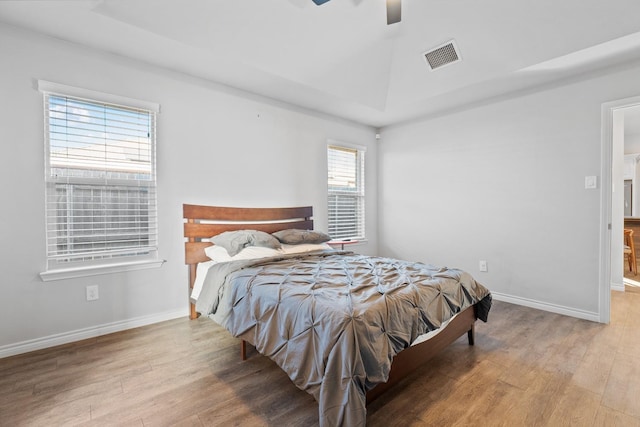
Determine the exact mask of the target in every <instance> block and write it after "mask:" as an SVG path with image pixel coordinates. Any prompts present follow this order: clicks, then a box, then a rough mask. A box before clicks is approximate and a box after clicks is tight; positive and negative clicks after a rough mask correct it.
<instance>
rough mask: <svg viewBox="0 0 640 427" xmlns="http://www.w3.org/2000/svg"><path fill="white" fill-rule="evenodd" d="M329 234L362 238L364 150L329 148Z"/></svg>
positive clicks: (334, 237) (336, 238) (335, 237)
mask: <svg viewBox="0 0 640 427" xmlns="http://www.w3.org/2000/svg"><path fill="white" fill-rule="evenodd" d="M327 157H328V162H327V163H328V188H329V191H328V195H329V199H328V206H329V213H328V216H329V235H330V236H331V237H332V238H333V239H334V240H343V239H353V240H358V239H364V238H365V234H364V150H358V149H355V148H349V147H340V146H336V145H329V147H328V151H327Z"/></svg>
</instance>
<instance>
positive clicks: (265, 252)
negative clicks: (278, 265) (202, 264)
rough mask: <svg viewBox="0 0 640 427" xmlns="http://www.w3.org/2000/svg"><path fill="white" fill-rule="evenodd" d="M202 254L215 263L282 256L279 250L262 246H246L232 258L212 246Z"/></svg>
mask: <svg viewBox="0 0 640 427" xmlns="http://www.w3.org/2000/svg"><path fill="white" fill-rule="evenodd" d="M204 253H205V254H206V255H207V256H208V257H209V258H211V259H212V260H213V261H215V262H228V261H237V260H242V259H258V258H268V257H272V256H278V255H282V253H283V252H282V251H281V250H279V249H273V248H266V247H264V246H247V247H246V248H244V249H243V250H241V251H240V252H238V253H237V254H236V255H234V256H229V252H227V250H226V249H225V248H223V247H222V246H218V245H213V246H208V247H206V248H205V249H204Z"/></svg>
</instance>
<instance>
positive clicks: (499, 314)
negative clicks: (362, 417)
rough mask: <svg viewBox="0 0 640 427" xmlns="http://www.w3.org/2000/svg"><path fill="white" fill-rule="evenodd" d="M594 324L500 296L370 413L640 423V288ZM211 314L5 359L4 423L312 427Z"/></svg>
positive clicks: (257, 359)
mask: <svg viewBox="0 0 640 427" xmlns="http://www.w3.org/2000/svg"><path fill="white" fill-rule="evenodd" d="M628 290H629V291H628V292H625V293H621V292H613V293H612V320H611V324H610V325H601V324H596V323H592V322H588V321H584V320H578V319H574V318H570V317H564V316H560V315H556V314H551V313H547V312H543V311H538V310H534V309H529V308H525V307H519V306H515V305H510V304H506V303H501V302H495V304H494V308H493V310H492V312H491V314H490V318H489V323H487V324H484V323H481V322H478V324H477V329H476V345H475V346H474V347H470V346H468V345H467V344H466V337H463V338H461V339H460V340H458V341H457V342H456V343H455V344H454V345H452V346H451V347H450V348H448V349H447V350H445V351H444V352H443V353H442V354H441V355H440V356H439V357H437V358H435V359H434V361H433V363H431V364H430V365H429V366H428V367H424V368H422V369H420V370H419V371H417V372H415V374H413V375H411V376H410V377H409V378H408V379H406V380H405V381H403V382H402V383H400V384H399V385H398V386H397V387H396V388H394V389H392V390H391V391H390V392H389V393H387V394H386V395H384V396H383V397H381V398H380V399H378V400H377V401H375V402H373V403H372V404H371V405H370V406H369V409H368V416H367V425H369V426H467V425H469V426H470V425H474V426H570V425H571V426H624V427H628V426H640V288H628ZM238 347H239V345H238V342H237V341H236V340H235V339H233V338H231V337H230V336H229V335H228V333H227V332H225V331H224V330H222V329H221V328H220V327H218V326H216V325H215V324H214V323H213V322H212V321H210V320H208V319H199V320H194V321H189V320H187V319H178V320H174V321H169V322H164V323H161V324H157V325H152V326H148V327H144V328H139V329H135V330H130V331H125V332H121V333H117V334H112V335H108V336H103V337H99V338H95V339H91V340H86V341H82V342H78V343H74V344H69V345H64V346H60V347H56V348H52V349H48V350H43V351H37V352H33V353H29V354H25V355H20V356H15V357H11V358H5V359H1V360H0V425H2V426H47V427H48V426H66V425H86V426H102V425H117V426H156V425H157V426H164V425H179V426H219V425H221V426H231V425H239V426H313V425H317V423H318V415H317V411H318V407H317V404H316V403H315V401H314V400H313V398H312V397H311V396H309V395H307V394H306V393H305V392H303V391H300V390H298V389H297V388H296V387H295V386H294V385H292V383H291V382H290V381H289V379H288V378H287V377H286V375H285V374H284V373H283V372H282V371H281V370H280V369H279V368H278V367H277V366H275V365H274V364H273V363H272V362H271V361H270V360H268V359H267V358H265V357H262V356H260V355H257V354H255V353H250V358H249V359H248V360H247V361H245V362H242V361H240V358H239V355H238V350H239V349H238Z"/></svg>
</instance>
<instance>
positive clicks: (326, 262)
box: [196, 251, 491, 426]
mask: <svg viewBox="0 0 640 427" xmlns="http://www.w3.org/2000/svg"><path fill="white" fill-rule="evenodd" d="M477 302H481V303H480V304H477V305H476V316H477V317H479V318H481V319H482V320H484V321H486V316H487V314H488V312H489V309H490V307H491V295H490V293H489V291H488V290H487V289H486V288H485V287H483V286H482V285H480V284H478V283H477V282H476V281H475V280H474V279H473V278H472V277H471V276H470V275H469V274H467V273H465V272H463V271H460V270H455V269H447V268H444V267H443V268H440V267H434V266H431V265H426V264H420V263H411V262H406V261H399V260H396V259H391V258H379V257H368V256H363V255H356V254H353V253H351V252H336V251H321V252H312V253H308V254H303V255H293V256H292V255H289V256H283V257H279V258H267V259H262V260H249V261H234V262H228V263H220V264H215V265H213V266H212V267H211V268H210V270H209V272H208V274H207V277H206V279H205V283H204V286H203V289H202V292H201V294H200V297H199V298H198V301H197V303H196V310H197V311H198V312H200V313H202V314H205V315H209V316H210V317H211V318H212V319H213V320H215V321H216V322H217V323H219V324H221V325H222V326H224V327H225V328H226V329H228V330H229V331H230V332H231V333H232V334H233V335H234V336H236V337H241V338H242V339H244V340H246V341H247V342H249V343H251V344H252V345H254V346H255V347H256V349H257V350H258V351H259V352H260V353H262V354H264V355H266V356H268V357H270V358H271V359H273V360H274V361H275V362H276V363H277V364H278V365H279V366H280V367H281V368H282V369H283V370H284V371H285V372H286V373H287V374H288V375H289V377H290V378H291V380H293V382H294V383H295V384H296V385H297V386H298V387H299V388H301V389H302V390H306V391H307V392H308V393H310V394H312V395H313V396H314V397H315V399H316V400H317V401H318V403H319V406H320V408H319V409H320V425H321V426H341V425H344V426H363V425H365V422H366V407H365V403H366V400H365V393H366V391H367V390H369V389H371V388H372V387H373V386H375V385H376V384H378V383H382V382H386V381H387V379H388V375H389V369H390V367H391V361H392V359H393V357H394V356H395V355H396V354H397V353H398V352H400V351H401V350H403V349H404V348H407V347H408V346H410V345H411V343H412V342H413V341H414V340H415V339H416V337H418V336H419V335H422V334H424V333H427V332H429V331H432V330H435V329H437V328H438V327H440V325H441V324H442V323H443V322H445V321H446V320H448V319H450V318H451V317H452V316H453V315H455V314H456V313H458V312H460V311H462V310H464V309H465V308H467V307H469V306H471V305H473V304H475V303H477Z"/></svg>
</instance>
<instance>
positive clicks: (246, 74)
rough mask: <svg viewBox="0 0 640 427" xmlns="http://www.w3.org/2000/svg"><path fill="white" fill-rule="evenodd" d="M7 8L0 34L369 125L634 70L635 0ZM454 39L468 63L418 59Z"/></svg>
mask: <svg viewBox="0 0 640 427" xmlns="http://www.w3.org/2000/svg"><path fill="white" fill-rule="evenodd" d="M385 11H386V9H385V1H384V0H367V1H364V0H332V1H330V2H328V3H325V4H324V5H322V6H316V5H315V4H314V3H313V2H312V1H311V0H189V1H179V0H87V1H83V0H66V1H60V0H42V1H33V0H31V1H7V0H5V1H0V22H5V23H8V24H10V25H14V26H19V27H25V28H27V29H31V30H35V31H38V32H41V33H43V34H46V35H49V36H53V37H56V38H60V39H64V40H68V41H71V42H75V43H79V44H82V45H86V46H89V47H91V48H95V49H101V50H105V51H108V52H111V53H116V54H119V55H123V56H126V57H131V58H135V59H136V60H141V61H144V62H147V63H150V64H153V65H157V66H161V67H165V68H168V69H171V70H175V71H179V72H184V73H187V74H189V75H193V76H197V77H200V78H203V79H207V80H211V81H215V82H218V83H222V84H225V85H228V86H231V87H235V88H238V89H241V90H244V91H248V92H251V93H255V94H259V95H262V96H265V97H268V98H272V99H276V100H279V101H283V102H286V103H290V104H293V105H296V106H300V107H303V108H306V109H311V110H315V111H319V112H322V113H326V114H330V115H333V116H337V117H342V118H345V119H348V120H353V121H356V122H359V123H363V124H367V125H370V126H374V127H384V126H387V125H390V124H394V123H398V122H403V121H407V120H412V119H414V118H417V117H423V116H429V115H435V114H440V113H442V112H445V111H451V110H455V109H458V108H463V107H464V106H465V105H469V104H474V103H479V102H484V101H485V100H486V99H490V98H495V97H500V96H504V95H506V94H509V93H512V92H517V91H522V90H527V89H530V88H532V87H537V86H539V85H544V84H548V83H551V82H554V81H557V80H560V79H566V78H568V77H570V76H573V75H576V74H584V73H589V72H592V71H595V70H600V69H602V68H605V67H611V66H616V65H620V64H622V63H625V62H629V61H637V60H640V19H638V16H640V2H638V1H637V0H607V1H603V0H562V1H558V0H535V1H531V0H403V3H402V22H400V23H398V24H394V25H390V26H387V25H386V16H385V13H386V12H385ZM450 40H455V42H456V44H457V47H458V49H459V53H460V55H461V57H462V60H461V61H459V62H457V63H454V64H451V65H449V66H446V67H443V68H441V69H437V70H435V71H431V70H430V69H429V68H428V67H427V66H426V62H425V60H424V57H423V53H424V52H425V51H427V50H430V49H431V48H434V47H437V46H439V45H441V44H443V43H445V42H448V41H450Z"/></svg>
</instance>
